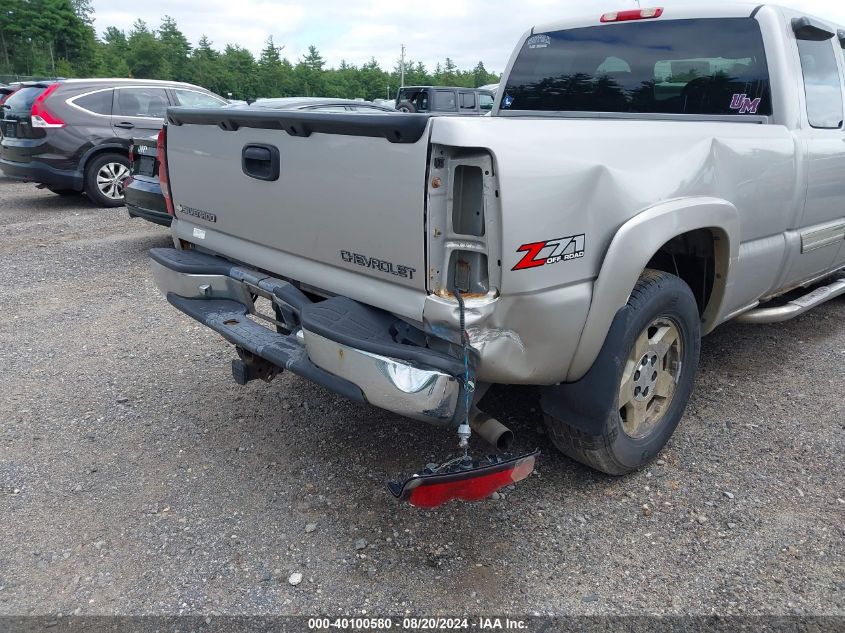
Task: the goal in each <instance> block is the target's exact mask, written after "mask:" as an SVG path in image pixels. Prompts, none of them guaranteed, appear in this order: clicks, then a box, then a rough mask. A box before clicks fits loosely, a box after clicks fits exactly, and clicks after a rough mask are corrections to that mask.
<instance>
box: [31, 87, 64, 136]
mask: <svg viewBox="0 0 845 633" xmlns="http://www.w3.org/2000/svg"><path fill="white" fill-rule="evenodd" d="M61 85H62V84H50V85H49V86H47V89H46V90H45V91H44V92H42V93H41V94H40V95H38V96H37V97H36V98H35V101H33V102H32V110H31V111H30V119H31V120H32V127H39V128H56V127H64V126H65V122H64V121H62V120H61V119H60V118H59V117H57V116H56V115H55V114H53V113H52V112H50V110H48V109H47V105H46V104H45V102H46V101H47V98H48V97H49V96H50V95H51V94H53V93H54V92H55V91H56V89H57V88H58V87H59V86H61Z"/></svg>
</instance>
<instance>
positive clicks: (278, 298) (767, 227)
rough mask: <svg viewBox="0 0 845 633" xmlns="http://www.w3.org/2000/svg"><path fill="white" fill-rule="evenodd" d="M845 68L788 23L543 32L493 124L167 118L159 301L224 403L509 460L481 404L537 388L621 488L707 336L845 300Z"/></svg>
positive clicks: (676, 405)
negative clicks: (224, 375)
mask: <svg viewBox="0 0 845 633" xmlns="http://www.w3.org/2000/svg"><path fill="white" fill-rule="evenodd" d="M843 47H845V31H843V30H839V29H838V28H837V27H836V26H834V25H832V24H830V23H828V22H825V21H823V20H820V19H817V18H814V17H811V16H807V15H804V14H802V13H798V12H795V11H793V10H789V9H785V8H781V7H777V6H770V5H762V6H758V5H743V4H738V3H733V4H730V5H712V4H704V5H701V6H698V7H693V6H683V7H680V6H679V7H674V8H671V9H668V8H667V9H665V10H664V9H661V8H656V9H642V10H633V11H622V12H613V13H607V14H604V15H594V16H587V17H585V18H580V19H568V20H564V21H559V22H553V23H550V24H543V25H538V26H535V27H533V28H531V29H530V30H529V31H528V32H527V33H525V35H524V36H523V37H522V38H521V39H520V41H519V42H518V44H517V46H516V49H515V50H514V52H513V55H512V57H511V59H510V61H509V63H508V66H507V69H506V71H505V74H504V77H503V80H502V83H501V89H500V90H499V91H498V93H497V97H496V103H495V106H494V109H493V112H492V114H491V116H488V117H477V118H473V117H467V118H462V117H429V116H426V115H413V114H397V115H393V114H388V115H343V114H338V115H334V114H331V115H327V114H308V113H291V112H272V111H266V110H263V111H250V110H243V109H241V110H231V111H227V110H221V109H215V110H197V109H184V108H171V109H170V110H169V112H168V123H167V126H166V130H165V131H164V132H163V133H162V135H161V137H160V139H159V143H160V145H161V148H162V151H160V153H159V155H160V156H162V157H163V158H165V160H163V161H162V164H163V167H162V181H163V183H164V184H165V189H166V193H167V201H168V205H169V208H170V211H171V213H172V214H173V215H174V219H173V228H172V231H173V239H174V244H175V249H155V250H153V251H152V253H151V257H152V260H153V269H154V274H155V278H156V280H157V283H158V285H159V286H160V288H161V290H162V291H163V292H164V293H165V294H166V296H167V298H168V300H169V301H170V303H171V304H173V305H174V306H175V307H176V308H178V309H179V310H181V311H182V312H184V313H186V314H188V315H189V316H191V317H193V318H195V319H197V320H199V321H201V322H202V323H204V324H206V325H207V326H209V327H210V328H212V329H214V330H216V331H217V332H219V333H220V334H222V335H223V336H224V337H225V338H226V339H227V340H228V341H230V342H231V343H233V344H234V345H235V346H236V347H237V350H238V352H239V359H238V360H236V361H234V364H233V371H234V374H235V377H236V379H237V380H238V381H239V382H242V383H243V382H246V381H248V380H251V379H253V378H264V379H269V378H270V377H272V376H273V375H275V374H276V373H278V371H281V370H282V369H287V370H290V371H292V372H295V373H297V374H299V375H301V376H304V377H305V378H308V379H310V380H312V381H314V382H316V383H319V384H321V385H323V386H325V387H328V388H329V389H332V390H334V391H335V392H338V393H340V394H343V395H345V396H348V397H349V398H352V399H354V400H358V401H360V402H364V403H369V404H371V405H375V406H377V407H382V408H384V409H387V410H390V411H393V412H395V413H397V414H401V415H403V416H407V417H409V418H414V419H417V420H424V421H427V422H431V423H434V424H438V425H441V426H444V427H447V428H453V429H459V430H460V429H462V430H463V432H464V437H465V432H466V430H467V426H469V427H470V428H472V429H473V430H475V431H477V432H478V433H479V434H480V435H481V436H482V437H484V438H485V439H489V440H491V441H492V442H494V443H497V444H499V445H500V446H504V445H505V444H506V443H507V440H508V439H509V437H510V435H509V432H508V431H507V429H504V427H502V426H501V425H499V424H498V423H497V422H496V421H495V419H494V418H491V417H490V416H489V415H486V414H483V413H481V412H480V411H478V410H477V408H476V404H477V402H478V401H479V399H480V397H481V396H482V395H483V393H484V391H485V388H486V387H487V386H489V385H491V384H509V385H513V384H523V385H537V386H538V387H539V392H540V397H541V404H542V408H543V411H544V413H545V417H546V421H547V426H548V431H549V435H550V437H551V438H552V439H553V441H554V443H555V445H556V446H557V447H559V448H560V449H561V450H562V451H563V452H564V453H566V454H567V455H570V456H571V457H573V458H575V459H577V460H579V461H581V462H583V463H585V464H588V465H590V466H592V467H594V468H597V469H599V470H601V471H604V472H606V473H612V474H622V473H626V472H630V471H631V470H633V469H636V468H639V467H641V466H642V465H643V464H645V463H647V462H648V461H649V460H651V459H652V458H654V457H655V455H657V453H658V452H659V451H660V450H661V448H662V447H663V446H664V444H665V443H666V441H667V440H668V439H669V437H670V435H671V434H672V432H673V431H674V429H675V427H676V426H677V424H678V422H679V421H680V419H681V417H682V415H683V412H684V408H685V406H686V404H687V401H688V400H689V398H690V393H691V391H692V388H693V382H694V379H695V374H696V366H697V364H698V358H699V350H700V338H701V336H702V335H705V334H707V333H709V332H711V331H713V329H714V328H716V327H717V326H718V325H720V324H721V323H724V322H726V321H728V320H730V319H739V320H742V321H744V322H746V323H772V322H776V321H782V320H785V319H789V318H792V317H795V316H798V315H799V314H801V313H803V312H805V311H806V310H808V309H809V308H811V307H813V306H815V305H818V304H819V303H821V302H823V301H826V300H828V299H831V298H833V297H835V296H837V295H841V294H843V293H845V278H843V277H842V275H841V271H842V269H843V268H845V239H844V238H845V129H843V119H845V115H843V100H845V55H843ZM258 297H260V298H263V300H269V301H267V302H266V305H268V306H272V308H268V311H265V312H267V313H264V314H262V313H261V311H260V310H256V308H255V301H256V298H258ZM269 310H271V311H272V313H269ZM262 321H263V322H264V324H265V325H266V327H265V325H262ZM174 362H176V360H175V359H174Z"/></svg>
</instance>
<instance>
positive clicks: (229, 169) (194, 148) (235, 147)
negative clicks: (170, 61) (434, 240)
mask: <svg viewBox="0 0 845 633" xmlns="http://www.w3.org/2000/svg"><path fill="white" fill-rule="evenodd" d="M168 120H169V125H168V127H167V165H168V173H169V180H170V191H171V195H172V198H173V203H174V207H175V215H176V217H177V218H178V219H179V220H180V222H179V223H178V225H177V229H176V235H177V237H180V238H183V239H186V240H187V241H190V242H194V243H197V244H199V245H200V246H202V247H205V248H207V249H208V250H211V251H213V252H216V253H220V254H222V255H225V256H228V257H230V258H233V259H236V260H238V261H242V262H246V263H248V264H251V265H253V266H257V267H260V268H263V269H265V270H269V271H270V272H273V273H274V274H276V275H283V276H286V277H288V278H291V279H295V280H297V281H300V282H303V283H305V284H309V285H312V286H314V287H316V288H319V289H323V290H328V291H330V292H334V293H338V294H343V295H346V296H350V297H352V298H358V299H359V300H369V302H370V303H373V304H375V305H381V306H382V307H387V305H386V301H387V302H388V303H390V301H388V300H387V299H386V297H385V295H387V294H391V293H389V292H385V291H388V290H390V289H395V290H396V291H397V294H402V295H407V294H408V292H407V291H413V293H414V294H420V296H421V297H422V298H419V299H418V301H417V302H416V303H418V304H419V305H418V310H415V312H416V316H419V315H420V314H421V309H422V302H423V298H424V296H425V190H426V188H425V184H426V183H425V176H426V168H427V162H428V136H429V135H428V126H427V124H428V118H427V117H425V116H422V115H420V116H411V115H402V114H396V115H393V114H383V115H382V114H376V115H369V114H334V113H333V114H325V113H306V112H280V111H268V110H260V111H259V110H246V109H243V110H241V109H225V108H224V109H222V110H199V109H183V108H171V109H170V111H169V119H168ZM360 165H366V166H367V167H366V169H361V168H356V167H358V166H360ZM200 227H201V228H200ZM402 290H405V291H406V292H401V291H402ZM379 298H381V299H382V300H381V301H379V300H378V299H379ZM398 299H399V297H398V296H396V297H394V300H398ZM406 299H407V296H406ZM407 308H408V305H407V303H406V304H405V309H406V310H407ZM388 309H389V308H388Z"/></svg>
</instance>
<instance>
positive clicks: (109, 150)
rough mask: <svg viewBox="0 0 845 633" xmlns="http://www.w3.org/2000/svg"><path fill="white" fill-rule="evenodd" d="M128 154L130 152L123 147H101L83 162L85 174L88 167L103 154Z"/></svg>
mask: <svg viewBox="0 0 845 633" xmlns="http://www.w3.org/2000/svg"><path fill="white" fill-rule="evenodd" d="M124 153H125V154H127V156H128V153H129V150H128V149H126V150H124V149H123V148H122V147H114V146H111V145H107V146H105V147H99V148H97V149H95V150H93V151H92V152H91V153H90V154H88V155H87V156H85V157H84V159H83V162H82V170H83V172H84V171H85V170H87V169H88V165H90V164H91V163H92V162H93V161H94V160H95V159H96V158H97V157H98V156H102V155H103V154H121V155H122V154H124Z"/></svg>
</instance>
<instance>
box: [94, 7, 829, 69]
mask: <svg viewBox="0 0 845 633" xmlns="http://www.w3.org/2000/svg"><path fill="white" fill-rule="evenodd" d="M694 1H695V0H664V1H663V2H660V1H659V0H655V1H654V2H651V0H643V2H642V6H643V7H649V6H664V7H671V6H673V5H684V4H692V3H693V2H694ZM698 2H701V0H698ZM705 2H706V0H705ZM776 3H777V4H782V5H785V6H791V7H795V8H798V9H800V10H804V11H807V12H808V13H811V14H815V15H818V16H819V17H823V18H827V19H829V20H831V21H834V22H837V23H839V24H845V0H777V2H776ZM92 4H93V6H94V10H95V12H96V16H95V17H96V22H95V26H96V28H97V31H98V33H100V34H102V32H103V31H104V30H105V28H106V27H108V26H116V27H118V28H121V29H126V30H129V29H130V28H131V26H132V23H133V22H134V21H135V20H136V19H138V18H141V19H142V20H144V21H146V22H147V24H148V25H149V26H150V27H152V28H155V27H157V26H158V25H159V23H160V22H161V18H162V17H163V16H164V15H170V16H171V17H173V18H175V20H176V22H177V24H178V25H179V28H180V29H181V30H182V32H183V33H185V35H186V36H187V37H188V39H189V40H190V41H191V43H192V44H196V42H197V40H199V38H200V37H201V36H202V35H203V34H205V35H207V36H208V38H209V39H210V40H211V41H212V44H213V46H214V47H215V48H217V49H219V50H222V49H223V48H225V47H226V44H239V45H240V46H243V47H245V48H248V49H249V50H251V51H252V52H253V53H255V54H256V56H257V55H258V53H259V52H260V51H261V49H262V48H263V46H264V43H265V42H266V40H267V37H268V36H270V35H272V36H273V39H274V41H275V42H276V45H277V46H284V47H285V48H284V50H283V51H282V55H283V56H285V57H287V58H288V59H290V60H292V61H295V60H297V59H299V58H300V57H301V56H302V54H303V52H304V51H305V50H307V48H308V45H309V44H314V45H315V46H316V47H317V48H318V49H319V50H320V53H321V54H322V55H323V57H324V58H325V59H326V61H327V62H328V63H329V65H330V66H337V65H338V64H339V63H340V61H341V60H343V59H345V60H346V61H347V62H349V63H353V64H356V65H361V64H363V63H364V62H366V61H368V60H369V59H370V58H371V57H375V58H376V59H377V60H378V61H379V63H380V64H381V66H382V68H385V69H388V70H389V69H392V68H393V66H394V64H395V63H396V60H397V59H399V51H400V47H401V45H402V44H404V45H405V48H406V59H407V58H410V59H412V60H414V61H422V62H424V63H425V64H426V65H427V66H428V67H429V68H430V69H433V68H434V65H435V64H436V63H437V62H438V61H443V60H444V59H445V58H446V57H451V58H452V60H453V61H454V62H455V63H456V64H457V65H458V67H460V68H464V69H469V68H472V67H474V66H475V64H477V63H478V61H479V60H480V61H483V62H484V64H485V66H486V67H487V69H488V70H490V71H494V72H501V71H502V70H503V69H504V67H505V64H506V63H507V60H508V57H509V56H510V53H511V50H512V49H513V47H514V45H515V44H516V42H517V40H518V39H519V37H520V35H522V33H523V32H525V31H526V30H528V29H529V28H531V26H533V25H534V24H538V23H543V22H550V21H554V20H557V19H560V18H567V17H570V16H572V15H576V14H587V15H591V14H595V15H596V16H597V17H598V16H599V15H601V14H602V13H604V12H605V11H612V10H615V9H625V8H635V7H636V0H517V1H515V2H514V1H509V0H408V1H406V2H402V1H401V0H281V1H275V2H274V1H271V0H237V1H234V2H233V1H232V0H144V2H133V3H129V2H112V1H106V0H93V2H92Z"/></svg>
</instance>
